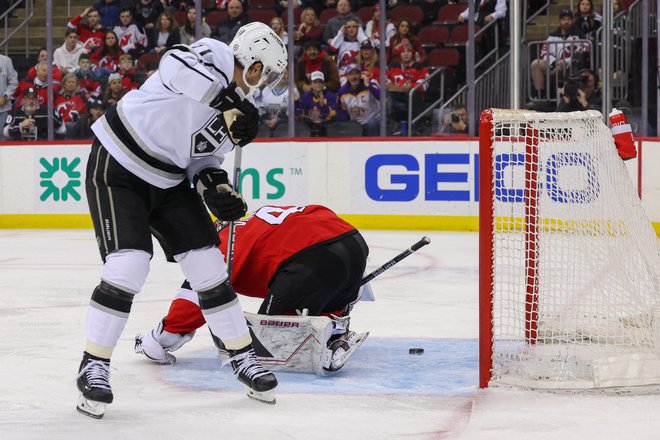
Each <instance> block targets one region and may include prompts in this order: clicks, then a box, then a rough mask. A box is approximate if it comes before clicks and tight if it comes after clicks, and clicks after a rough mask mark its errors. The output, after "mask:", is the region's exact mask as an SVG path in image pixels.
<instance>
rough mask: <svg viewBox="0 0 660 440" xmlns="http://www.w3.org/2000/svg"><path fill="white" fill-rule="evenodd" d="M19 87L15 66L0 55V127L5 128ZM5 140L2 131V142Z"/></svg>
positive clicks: (9, 59)
mask: <svg viewBox="0 0 660 440" xmlns="http://www.w3.org/2000/svg"><path fill="white" fill-rule="evenodd" d="M17 87H18V73H17V72H16V70H15V69H14V64H13V63H12V61H11V58H9V57H8V56H6V55H3V54H0V127H1V128H4V127H5V122H6V121H7V116H8V115H9V111H10V110H11V104H12V103H11V98H12V96H14V93H16V88H17ZM3 139H4V134H3V132H2V130H0V140H3Z"/></svg>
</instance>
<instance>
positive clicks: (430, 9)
mask: <svg viewBox="0 0 660 440" xmlns="http://www.w3.org/2000/svg"><path fill="white" fill-rule="evenodd" d="M486 1H487V0H486ZM411 3H414V4H416V5H417V6H419V7H420V8H421V9H422V11H424V19H423V20H422V22H423V23H424V25H427V24H431V23H433V21H434V20H435V18H436V17H437V16H438V11H439V10H440V8H441V7H443V6H445V5H447V4H449V3H457V2H455V1H451V2H450V1H447V0H413V1H412V2H411ZM390 7H391V5H390Z"/></svg>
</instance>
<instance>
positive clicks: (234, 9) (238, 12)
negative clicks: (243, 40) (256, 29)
mask: <svg viewBox="0 0 660 440" xmlns="http://www.w3.org/2000/svg"><path fill="white" fill-rule="evenodd" d="M250 22H252V19H251V18H250V17H249V16H248V15H247V13H246V11H245V4H244V3H243V2H242V1H240V0H230V1H229V2H228V3H227V18H226V19H224V20H222V21H220V22H219V23H218V24H217V25H216V26H215V28H213V32H212V33H211V36H212V37H213V38H215V39H216V40H220V41H222V42H223V43H225V44H229V43H230V42H231V40H233V39H234V36H235V35H236V32H238V30H239V29H240V28H241V27H242V26H245V25H246V24H248V23H250Z"/></svg>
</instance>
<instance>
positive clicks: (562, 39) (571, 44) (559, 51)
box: [531, 9, 589, 99]
mask: <svg viewBox="0 0 660 440" xmlns="http://www.w3.org/2000/svg"><path fill="white" fill-rule="evenodd" d="M582 39H584V35H583V34H582V33H581V32H580V31H578V30H577V29H575V28H574V27H573V13H572V12H571V10H570V9H562V10H561V12H560V13H559V27H558V28H557V29H556V30H555V31H553V32H551V33H550V34H548V36H547V38H546V39H545V43H544V44H543V47H542V48H541V55H540V57H539V58H537V59H535V60H534V61H532V64H531V76H532V83H533V86H534V89H533V91H532V97H533V98H540V99H548V98H549V95H548V94H546V91H545V88H546V82H547V78H548V77H549V76H552V75H562V76H563V75H564V74H565V72H566V71H567V70H568V69H569V68H570V67H571V63H572V62H573V61H574V60H577V59H578V58H580V54H582V53H585V52H586V53H588V50H589V46H588V45H587V44H585V43H584V42H581V41H579V40H582Z"/></svg>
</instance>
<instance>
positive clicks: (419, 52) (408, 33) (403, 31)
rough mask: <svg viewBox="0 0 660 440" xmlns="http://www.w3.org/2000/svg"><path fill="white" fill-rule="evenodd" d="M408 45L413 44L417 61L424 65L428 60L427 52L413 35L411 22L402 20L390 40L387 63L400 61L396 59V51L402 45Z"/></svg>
mask: <svg viewBox="0 0 660 440" xmlns="http://www.w3.org/2000/svg"><path fill="white" fill-rule="evenodd" d="M403 43H408V44H411V45H412V47H413V49H415V61H417V62H418V63H423V62H424V61H425V60H426V52H424V48H423V47H422V44H421V43H420V42H419V39H418V38H417V37H416V36H415V34H413V31H412V26H411V24H410V20H407V19H405V18H404V19H402V20H401V21H399V23H398V24H397V25H396V32H395V33H394V36H393V37H392V38H391V39H390V44H389V46H388V47H387V61H388V62H392V61H395V62H397V61H399V60H397V59H396V57H397V54H396V53H395V49H397V48H398V47H399V46H400V45H401V44H403Z"/></svg>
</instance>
